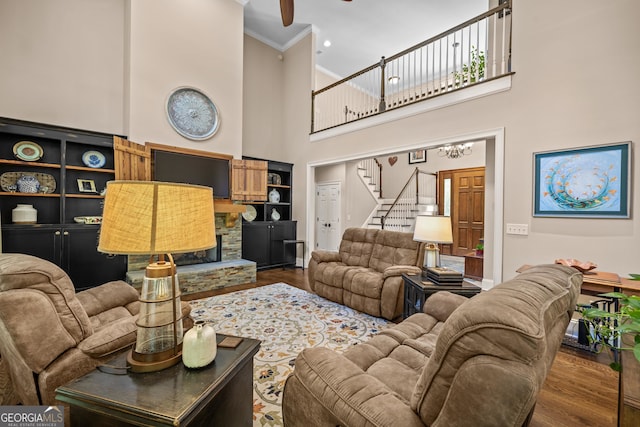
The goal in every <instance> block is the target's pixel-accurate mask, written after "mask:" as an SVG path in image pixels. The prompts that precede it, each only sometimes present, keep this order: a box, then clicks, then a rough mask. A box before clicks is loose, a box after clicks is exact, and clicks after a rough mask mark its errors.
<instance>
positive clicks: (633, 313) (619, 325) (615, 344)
mask: <svg viewBox="0 0 640 427" xmlns="http://www.w3.org/2000/svg"><path fill="white" fill-rule="evenodd" d="M600 296H601V297H604V298H612V299H614V300H617V301H618V311H607V310H603V309H601V308H598V307H593V306H590V305H580V306H579V307H578V312H580V314H581V315H582V317H583V319H585V320H586V321H587V322H588V325H589V327H590V332H589V337H588V338H589V342H591V343H592V344H596V350H597V351H602V350H603V349H605V348H607V349H610V350H617V351H625V350H627V351H633V355H634V356H635V358H636V359H637V360H638V362H640V296H636V295H631V296H627V295H626V294H624V293H622V292H609V293H606V294H601V295H600ZM629 341H633V342H629ZM609 366H610V367H611V369H613V370H615V371H620V370H621V368H622V367H621V365H620V363H619V362H618V361H617V360H616V361H614V362H612V363H611V364H610V365H609Z"/></svg>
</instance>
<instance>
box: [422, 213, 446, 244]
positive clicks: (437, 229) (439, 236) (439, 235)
mask: <svg viewBox="0 0 640 427" xmlns="http://www.w3.org/2000/svg"><path fill="white" fill-rule="evenodd" d="M413 240H415V241H417V242H427V243H453V233H452V231H451V218H450V217H448V216H433V215H419V216H417V217H416V227H415V231H414V232H413Z"/></svg>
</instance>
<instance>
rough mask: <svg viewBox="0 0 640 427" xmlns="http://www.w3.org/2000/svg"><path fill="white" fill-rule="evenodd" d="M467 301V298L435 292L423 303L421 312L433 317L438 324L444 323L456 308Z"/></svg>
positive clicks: (449, 293)
mask: <svg viewBox="0 0 640 427" xmlns="http://www.w3.org/2000/svg"><path fill="white" fill-rule="evenodd" d="M467 301H469V298H467V297H465V296H462V295H456V294H454V293H451V292H447V291H440V292H436V293H435V294H433V295H431V296H430V297H429V298H427V300H426V301H425V302H424V308H423V310H422V311H423V312H424V313H426V314H428V315H430V316H433V317H435V318H436V319H438V320H439V321H440V322H444V321H445V320H447V319H448V318H449V316H451V313H453V312H454V311H455V310H456V308H458V307H460V306H461V305H462V304H464V303H465V302H467Z"/></svg>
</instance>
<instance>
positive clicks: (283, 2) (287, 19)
mask: <svg viewBox="0 0 640 427" xmlns="http://www.w3.org/2000/svg"><path fill="white" fill-rule="evenodd" d="M280 14H281V15H282V25H284V26H285V27H288V26H289V25H291V24H292V23H293V0H280Z"/></svg>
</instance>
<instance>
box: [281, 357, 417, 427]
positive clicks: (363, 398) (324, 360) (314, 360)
mask: <svg viewBox="0 0 640 427" xmlns="http://www.w3.org/2000/svg"><path fill="white" fill-rule="evenodd" d="M292 377H293V378H289V380H288V381H287V383H289V381H290V380H292V379H293V380H294V381H295V380H297V381H299V382H300V383H301V384H302V386H303V389H305V390H306V391H307V393H305V394H304V395H300V394H297V393H293V392H292V393H287V386H286V385H285V390H284V396H283V406H285V405H286V406H287V411H289V410H290V409H292V408H306V407H307V406H308V405H309V404H310V403H311V402H308V400H309V399H313V401H314V402H316V403H318V404H319V405H321V406H322V407H324V408H326V410H327V411H328V412H330V413H331V414H332V415H333V416H334V417H335V418H337V419H338V420H340V422H341V424H343V425H375V426H407V427H412V426H424V424H423V423H422V421H421V420H420V417H419V416H418V414H416V413H415V412H414V411H413V410H412V409H411V407H410V405H409V403H408V402H406V401H405V400H403V399H402V398H401V397H400V396H399V395H398V394H396V393H395V392H394V391H393V390H391V389H390V388H388V387H387V386H386V385H385V384H384V383H382V382H381V381H380V380H378V379H377V378H375V377H374V376H372V375H370V374H368V373H366V372H365V371H363V370H362V369H360V368H359V367H358V366H357V365H356V364H354V363H353V362H351V361H350V360H349V359H347V358H345V357H344V356H342V355H341V354H338V353H336V352H334V351H332V350H329V349H327V348H322V347H317V348H310V349H306V350H303V351H302V352H301V353H300V354H299V355H298V357H297V358H296V362H295V369H294V372H293V374H292ZM316 406H317V405H316Z"/></svg>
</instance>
